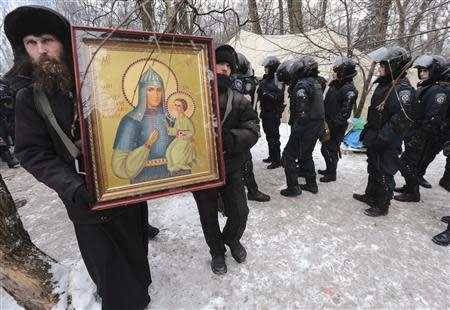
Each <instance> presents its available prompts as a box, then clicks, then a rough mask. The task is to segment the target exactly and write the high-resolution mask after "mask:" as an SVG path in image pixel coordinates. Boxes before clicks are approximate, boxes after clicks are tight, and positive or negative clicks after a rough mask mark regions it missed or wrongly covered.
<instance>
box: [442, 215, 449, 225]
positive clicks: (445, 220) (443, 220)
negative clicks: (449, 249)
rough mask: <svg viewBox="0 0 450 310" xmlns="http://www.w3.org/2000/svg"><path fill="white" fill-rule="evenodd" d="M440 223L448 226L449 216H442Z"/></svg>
mask: <svg viewBox="0 0 450 310" xmlns="http://www.w3.org/2000/svg"><path fill="white" fill-rule="evenodd" d="M441 221H442V222H444V223H447V224H450V216H443V217H442V218H441Z"/></svg>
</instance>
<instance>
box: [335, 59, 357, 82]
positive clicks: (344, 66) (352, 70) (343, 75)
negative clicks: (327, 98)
mask: <svg viewBox="0 0 450 310" xmlns="http://www.w3.org/2000/svg"><path fill="white" fill-rule="evenodd" d="M333 71H334V72H335V73H336V77H337V79H338V80H339V81H342V80H345V79H352V78H354V77H355V76H356V74H357V73H358V72H357V71H356V62H355V61H354V60H352V59H350V58H347V57H344V56H339V57H337V58H336V59H335V61H334V63H333Z"/></svg>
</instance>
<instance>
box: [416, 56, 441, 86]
mask: <svg viewBox="0 0 450 310" xmlns="http://www.w3.org/2000/svg"><path fill="white" fill-rule="evenodd" d="M413 66H414V68H416V69H417V76H418V77H419V80H420V79H421V78H420V69H427V70H428V72H429V80H432V81H437V80H439V79H440V78H441V74H442V73H443V72H444V70H445V69H446V60H445V58H444V57H442V56H440V55H422V56H420V57H419V58H417V59H416V61H414V64H413Z"/></svg>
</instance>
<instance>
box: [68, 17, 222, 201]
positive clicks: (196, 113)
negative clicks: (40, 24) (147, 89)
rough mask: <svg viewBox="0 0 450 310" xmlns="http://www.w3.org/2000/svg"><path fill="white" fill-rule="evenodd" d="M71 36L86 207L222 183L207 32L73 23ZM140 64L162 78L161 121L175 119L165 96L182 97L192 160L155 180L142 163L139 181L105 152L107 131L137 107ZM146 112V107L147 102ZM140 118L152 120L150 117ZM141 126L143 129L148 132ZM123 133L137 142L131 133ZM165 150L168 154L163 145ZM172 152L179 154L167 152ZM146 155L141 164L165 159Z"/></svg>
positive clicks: (110, 146) (113, 132) (109, 144)
mask: <svg viewBox="0 0 450 310" xmlns="http://www.w3.org/2000/svg"><path fill="white" fill-rule="evenodd" d="M72 39H73V40H72V42H73V52H74V60H75V61H74V68H75V76H76V84H77V94H78V99H79V115H80V116H81V117H80V124H81V134H82V142H83V160H84V168H85V173H86V184H87V187H88V190H89V191H90V192H91V193H92V194H94V196H95V200H96V201H95V203H94V205H93V209H104V208H110V207H114V206H120V205H124V204H128V203H131V202H138V201H145V200H148V199H152V198H157V197H162V196H167V195H173V194H178V193H181V192H187V191H194V190H199V189H204V188H209V187H214V186H220V185H222V184H223V183H224V162H223V156H222V151H221V150H222V147H221V141H220V137H221V135H220V132H219V131H220V128H219V127H218V126H217V124H218V123H220V122H218V120H217V119H216V115H217V116H219V117H220V113H217V111H218V96H217V87H216V81H215V79H214V78H213V77H215V71H214V70H215V66H214V53H213V41H212V39H211V38H205V37H194V36H185V35H174V34H160V33H148V32H136V31H117V30H116V31H113V30H111V29H103V28H92V27H77V26H75V27H72ZM147 70H148V71H152V72H155V73H156V74H157V76H159V77H160V79H161V81H162V82H163V84H162V85H163V86H162V90H163V96H162V100H161V104H160V105H161V106H162V107H164V111H167V113H165V114H164V115H165V116H161V115H160V114H158V117H159V119H160V120H161V119H162V118H165V120H164V121H165V122H167V123H168V124H169V123H171V124H172V126H175V125H176V122H177V120H176V118H175V117H174V116H173V114H174V112H173V106H172V107H171V110H170V111H169V107H168V101H169V100H168V99H169V98H170V102H171V104H173V102H174V100H176V98H184V99H185V100H184V101H185V102H189V104H187V109H188V110H187V111H185V112H186V113H187V114H184V116H185V117H188V118H189V122H190V123H191V124H192V127H193V128H194V131H193V132H194V134H193V137H192V142H191V144H189V145H192V149H193V150H195V151H193V152H195V157H196V160H194V161H191V162H190V163H189V165H188V166H187V167H185V168H184V170H174V171H169V170H168V171H169V175H166V174H164V176H163V177H161V178H156V179H150V178H154V176H146V174H145V173H144V172H145V171H144V170H145V169H148V170H146V171H147V172H148V173H147V174H151V172H150V171H151V170H152V167H153V166H145V165H144V166H143V168H142V170H141V172H142V173H143V174H144V179H143V181H136V180H138V178H137V177H130V178H129V179H127V178H123V177H119V176H118V175H117V174H115V173H114V171H113V170H114V169H113V168H111V167H112V166H113V165H112V161H113V160H114V159H112V158H113V156H112V154H113V152H115V151H116V149H115V144H116V142H113V140H114V139H113V138H112V136H117V135H122V132H120V133H119V131H120V130H119V129H118V127H119V123H120V121H121V120H122V119H124V118H125V117H126V116H128V115H131V113H133V111H134V110H137V105H138V103H137V102H138V101H137V100H138V98H137V97H138V96H137V95H136V93H137V92H138V87H140V86H139V81H140V79H141V78H142V77H143V76H144V72H147ZM166 92H167V93H166ZM139 100H141V99H139ZM147 100H149V99H148V98H147ZM139 102H141V101H139ZM147 105H148V103H147ZM145 111H149V110H148V107H147V109H146V110H145ZM151 111H152V110H151ZM136 112H137V111H136ZM146 113H147V114H145V115H152V114H148V113H150V112H146ZM186 115H187V116H186ZM147 117H148V118H150V119H151V116H147ZM154 117H155V118H156V116H154ZM142 122H143V124H146V123H145V122H144V121H142ZM152 122H153V120H152ZM180 122H181V121H180ZM152 124H153V123H152ZM174 124H175V125H174ZM142 126H144V125H142ZM152 126H153V125H152ZM155 126H156V125H155ZM143 128H144V127H143ZM145 128H147V127H145ZM145 128H144V129H142V131H144V130H147V129H145ZM166 130H167V131H168V129H167V127H166ZM183 130H184V129H181V131H183ZM159 131H161V128H159ZM161 132H162V131H161ZM178 132H179V131H177V134H176V136H175V137H173V140H172V142H173V143H178V140H177V139H178V138H179V136H178ZM180 137H181V138H180V140H181V139H183V135H182V134H181V136H180ZM126 138H127V139H128V138H130V139H131V140H133V141H134V140H139V137H137V136H136V137H135V136H132V137H128V136H126ZM115 139H117V137H116V138H115ZM121 139H125V138H121ZM158 139H159V138H158ZM176 140H177V141H176ZM174 141H176V142H174ZM172 142H171V143H172ZM167 149H169V147H167ZM171 150H173V148H172V149H171ZM133 151H134V150H133ZM130 152H131V151H130ZM166 152H167V153H166V154H168V153H169V151H168V150H166ZM125 154H127V155H128V153H125ZM174 154H178V153H175V151H174ZM148 156H149V158H146V160H145V161H144V162H145V163H150V164H155V162H156V164H155V165H163V166H164V164H165V163H167V162H168V157H167V158H165V160H166V161H164V158H158V159H153V158H151V156H152V155H150V153H149V155H148ZM166 156H169V155H166ZM169 157H170V158H172V156H169ZM173 157H176V158H178V157H179V156H178V157H177V156H175V155H174V156H173ZM150 164H149V165H150ZM185 166H186V165H185ZM167 167H169V166H167ZM188 168H190V169H188ZM161 169H163V168H161ZM163 170H164V169H163ZM145 177H147V178H149V179H148V180H147V179H145ZM139 180H140V179H139Z"/></svg>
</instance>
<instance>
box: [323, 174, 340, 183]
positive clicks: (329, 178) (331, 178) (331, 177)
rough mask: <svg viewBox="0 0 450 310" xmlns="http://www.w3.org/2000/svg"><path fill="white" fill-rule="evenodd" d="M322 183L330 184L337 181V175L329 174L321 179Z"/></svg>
mask: <svg viewBox="0 0 450 310" xmlns="http://www.w3.org/2000/svg"><path fill="white" fill-rule="evenodd" d="M319 181H320V182H323V183H328V182H334V181H336V173H328V174H325V175H324V176H323V177H321V178H320V179H319Z"/></svg>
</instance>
